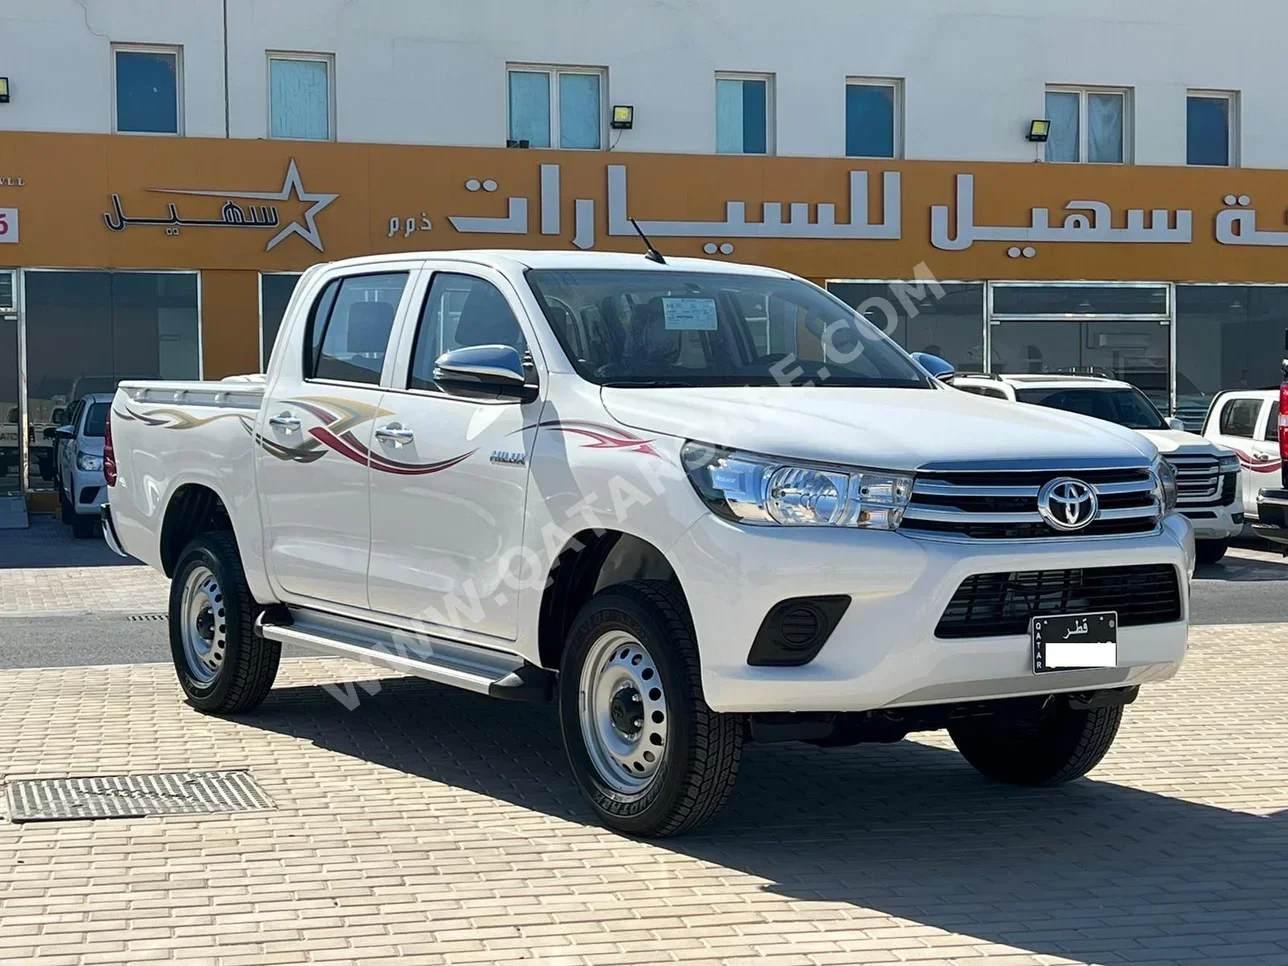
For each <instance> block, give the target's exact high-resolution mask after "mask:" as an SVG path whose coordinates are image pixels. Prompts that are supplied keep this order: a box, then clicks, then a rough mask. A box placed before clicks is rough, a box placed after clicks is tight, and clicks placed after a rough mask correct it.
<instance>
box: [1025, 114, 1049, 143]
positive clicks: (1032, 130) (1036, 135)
mask: <svg viewBox="0 0 1288 966" xmlns="http://www.w3.org/2000/svg"><path fill="white" fill-rule="evenodd" d="M1050 136H1051V122H1050V121H1048V120H1045V119H1039V120H1033V121H1029V133H1028V134H1027V135H1025V137H1027V138H1028V140H1030V141H1032V142H1034V143H1035V144H1042V143H1044V142H1045V141H1046V139H1047V138H1049V137H1050Z"/></svg>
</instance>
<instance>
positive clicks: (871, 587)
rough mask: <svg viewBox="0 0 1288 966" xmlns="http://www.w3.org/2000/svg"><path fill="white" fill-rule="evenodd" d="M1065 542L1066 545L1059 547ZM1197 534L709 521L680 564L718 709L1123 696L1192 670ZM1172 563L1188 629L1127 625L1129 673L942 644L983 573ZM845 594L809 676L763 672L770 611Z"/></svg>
mask: <svg viewBox="0 0 1288 966" xmlns="http://www.w3.org/2000/svg"><path fill="white" fill-rule="evenodd" d="M1052 544H1056V545H1052ZM1193 546H1194V544H1193V530H1192V527H1191V525H1190V524H1189V522H1188V521H1187V520H1185V519H1184V518H1183V517H1180V516H1178V515H1175V514H1173V515H1171V516H1169V517H1167V518H1166V519H1165V520H1164V525H1163V527H1162V529H1161V530H1160V532H1159V533H1156V534H1151V535H1142V536H1134V537H1117V538H1113V537H1111V538H1104V539H1085V540H1069V541H1064V540H1060V541H1016V542H1005V543H1004V542H1000V541H999V542H998V544H997V545H996V546H993V545H989V544H987V543H985V542H983V541H975V542H951V541H935V540H926V539H922V538H914V537H909V536H904V535H902V534H899V533H888V532H877V531H862V530H859V531H856V530H803V529H787V528H781V529H780V528H767V527H766V528H753V527H740V526H736V525H734V524H730V523H726V522H725V521H723V520H720V519H718V518H716V517H715V516H710V515H708V516H706V517H704V518H702V519H701V520H699V521H698V523H696V524H695V525H694V526H693V527H692V528H691V529H690V530H689V531H688V532H687V533H685V535H684V536H683V537H681V538H680V540H679V541H677V543H676V544H675V545H674V546H673V547H672V548H671V550H670V552H669V553H668V557H669V558H670V560H671V562H672V564H673V565H674V567H675V570H676V576H677V577H678V578H679V580H680V582H681V585H682V586H683V588H684V591H685V595H686V597H687V598H688V602H689V607H690V611H691V612H692V614H693V621H694V625H695V628H696V630H697V639H698V645H699V650H700V654H701V662H702V685H703V690H704V693H705V697H706V701H707V703H708V704H709V705H710V706H711V707H712V709H714V710H716V711H722V712H758V711H759V712H769V711H867V710H872V709H875V708H888V707H900V706H904V707H907V706H917V705H929V704H947V703H953V702H963V701H985V700H990V699H994V698H1008V697H1019V696H1023V695H1034V694H1051V693H1056V692H1065V691H1088V690H1097V689H1101V688H1121V687H1130V686H1135V685H1140V684H1143V683H1146V682H1150V681H1160V680H1163V679H1166V678H1169V677H1171V676H1172V675H1173V674H1175V673H1176V671H1177V669H1178V668H1179V667H1180V665H1181V661H1182V660H1183V659H1184V656H1185V650H1186V638H1187V633H1188V615H1189V576H1190V575H1191V573H1192V572H1193V564H1194V550H1193ZM1138 564H1170V565H1172V566H1174V567H1176V568H1177V571H1178V579H1179V584H1180V590H1181V615H1182V619H1181V620H1179V621H1176V622H1173V623H1168V624H1157V625H1150V626H1144V627H1124V628H1122V629H1121V630H1120V632H1119V636H1118V667H1115V668H1107V669H1098V670H1090V671H1057V672H1051V673H1045V674H1041V675H1039V674H1035V673H1034V671H1033V655H1032V650H1031V647H1032V646H1031V643H1030V641H1029V637H1028V635H1027V634H1025V635H1013V636H1005V637H984V638H968V639H956V640H946V639H940V638H937V637H936V636H935V629H936V626H937V625H938V623H939V619H940V617H941V616H942V615H943V612H944V610H945V608H946V607H947V606H948V603H949V601H950V600H951V599H952V596H953V594H954V593H955V592H956V590H957V588H958V587H959V586H960V585H961V583H962V581H963V580H964V579H965V578H966V577H968V576H970V575H972V574H979V573H996V572H1010V571H1033V570H1068V569H1074V568H1081V567H1118V566H1131V565H1138ZM830 594H846V595H849V596H850V597H851V598H852V603H851V605H850V607H849V609H848V610H847V611H846V612H845V615H844V617H842V618H841V621H840V623H839V624H838V625H837V627H836V630H835V631H834V632H833V634H832V636H831V637H830V638H829V639H828V641H827V643H826V644H825V645H824V646H823V648H822V650H821V651H820V652H819V654H818V656H817V657H816V658H814V660H813V661H811V662H810V663H809V664H807V665H805V666H803V667H752V666H749V665H748V664H747V654H748V651H749V649H750V647H751V643H752V641H753V639H754V638H755V635H756V631H757V629H758V627H759V626H760V622H761V620H762V619H763V618H764V616H765V614H766V612H767V611H768V610H769V609H770V608H771V607H772V606H773V605H774V604H775V603H777V602H778V601H781V600H783V599H785V598H789V597H805V596H820V595H830Z"/></svg>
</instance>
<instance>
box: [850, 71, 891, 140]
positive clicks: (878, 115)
mask: <svg viewBox="0 0 1288 966" xmlns="http://www.w3.org/2000/svg"><path fill="white" fill-rule="evenodd" d="M902 86H903V85H902V81H897V80H850V81H847V82H846V85H845V154H846V156H847V157H851V158H897V157H899V156H900V155H901V154H902V153H903V150H902V145H901V144H900V143H899V142H900V137H901V134H902V131H901V128H902V123H901V122H902V118H901V114H902V108H903V105H902V100H903V99H902V97H901V96H900V94H901V89H902Z"/></svg>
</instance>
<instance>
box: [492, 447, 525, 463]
mask: <svg viewBox="0 0 1288 966" xmlns="http://www.w3.org/2000/svg"><path fill="white" fill-rule="evenodd" d="M527 461H528V457H527V454H525V453H507V452H505V451H504V450H499V449H498V450H493V451H492V462H493V463H505V464H507V465H510V466H522V465H523V464H525V463H526V462H527Z"/></svg>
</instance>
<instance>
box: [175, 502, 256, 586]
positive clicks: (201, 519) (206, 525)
mask: <svg viewBox="0 0 1288 966" xmlns="http://www.w3.org/2000/svg"><path fill="white" fill-rule="evenodd" d="M220 530H222V531H228V532H229V533H232V535H233V539H234V540H235V541H237V531H236V528H235V527H234V526H233V521H232V515H231V514H230V513H229V512H228V505H227V503H226V502H225V500H224V498H223V497H222V496H220V494H219V493H217V492H216V491H215V490H214V489H213V488H212V487H210V486H208V485H207V484H205V483H182V484H180V485H179V486H177V487H175V490H174V492H173V493H172V494H171V495H170V499H169V501H168V502H167V503H166V508H165V516H164V517H163V518H162V523H161V532H160V536H159V547H158V549H159V552H160V561H161V569H162V571H163V572H164V573H165V575H166V576H167V577H173V576H174V568H175V564H176V563H177V562H178V560H179V555H180V554H181V553H183V548H184V547H186V546H187V545H188V544H189V543H190V542H191V541H192V539H193V538H194V537H196V536H199V535H200V534H203V533H209V532H211V531H220ZM237 542H238V545H239V546H240V541H237Z"/></svg>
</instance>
